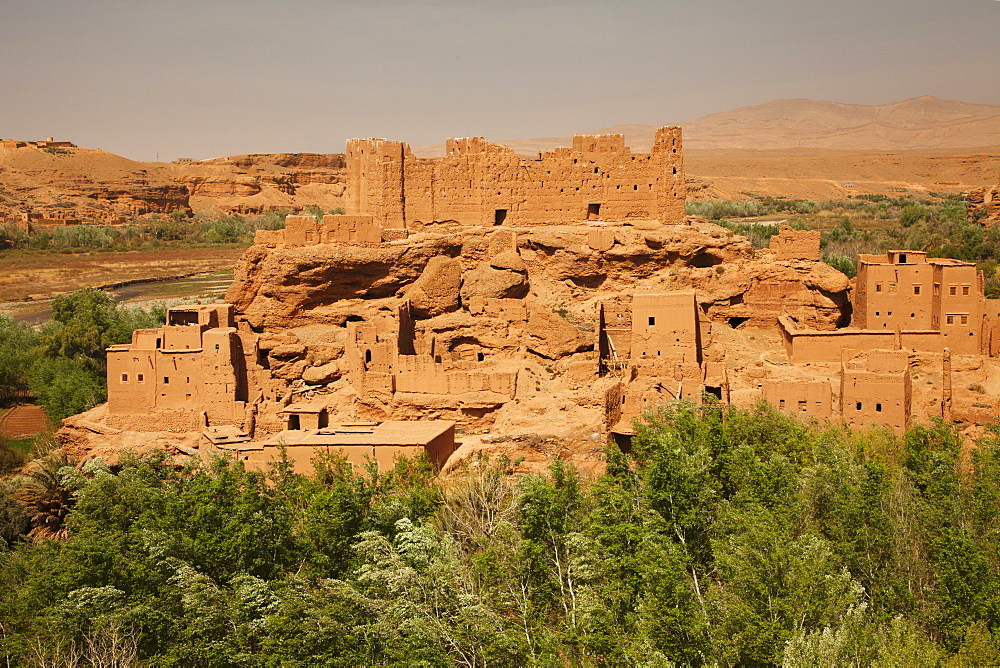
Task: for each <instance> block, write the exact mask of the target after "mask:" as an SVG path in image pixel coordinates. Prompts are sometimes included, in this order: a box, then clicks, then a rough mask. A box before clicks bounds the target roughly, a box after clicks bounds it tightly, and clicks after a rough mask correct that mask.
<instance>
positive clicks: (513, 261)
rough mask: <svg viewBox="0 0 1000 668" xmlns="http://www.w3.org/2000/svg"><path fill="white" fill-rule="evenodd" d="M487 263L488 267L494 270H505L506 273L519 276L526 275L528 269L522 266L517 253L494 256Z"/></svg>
mask: <svg viewBox="0 0 1000 668" xmlns="http://www.w3.org/2000/svg"><path fill="white" fill-rule="evenodd" d="M489 262H490V266H491V267H493V268H494V269H506V270H507V271H513V272H517V273H519V274H526V273H528V267H527V265H525V264H524V260H522V259H521V256H520V255H518V254H517V251H506V252H504V253H500V254H499V255H495V256H494V257H493V258H492V259H491V260H490V261H489Z"/></svg>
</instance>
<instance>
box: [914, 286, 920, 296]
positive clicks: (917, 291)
mask: <svg viewBox="0 0 1000 668" xmlns="http://www.w3.org/2000/svg"><path fill="white" fill-rule="evenodd" d="M913 294H915V295H919V294H920V286H919V285H914V286H913Z"/></svg>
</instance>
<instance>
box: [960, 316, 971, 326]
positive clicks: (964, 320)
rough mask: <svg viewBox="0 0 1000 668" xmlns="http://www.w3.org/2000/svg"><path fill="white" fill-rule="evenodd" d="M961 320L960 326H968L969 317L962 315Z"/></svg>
mask: <svg viewBox="0 0 1000 668" xmlns="http://www.w3.org/2000/svg"><path fill="white" fill-rule="evenodd" d="M961 319H962V324H963V325H968V324H969V316H967V315H963V316H962V317H961Z"/></svg>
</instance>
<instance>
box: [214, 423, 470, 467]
mask: <svg viewBox="0 0 1000 668" xmlns="http://www.w3.org/2000/svg"><path fill="white" fill-rule="evenodd" d="M217 447H218V450H220V451H222V452H225V453H227V454H229V455H230V456H232V457H233V458H235V459H238V460H242V461H244V462H245V463H246V464H247V466H249V467H251V468H256V469H259V470H266V469H267V467H268V465H269V464H271V463H273V462H276V461H279V460H280V459H281V456H282V452H283V451H284V453H285V455H286V456H287V457H288V459H289V461H290V462H291V463H292V466H293V470H294V471H295V472H296V473H305V474H308V473H311V472H312V470H313V466H312V460H313V459H314V458H315V457H316V456H317V455H321V454H339V455H341V456H343V457H345V458H346V459H347V461H348V462H349V463H350V464H351V465H353V466H355V467H357V468H359V469H364V467H365V466H366V464H367V463H368V461H374V462H376V463H377V464H378V466H379V469H381V470H383V471H384V470H387V469H391V468H392V467H393V465H394V463H395V460H396V459H397V458H400V457H405V458H413V457H415V456H416V455H418V454H420V453H426V455H427V457H428V458H429V459H430V461H431V464H432V465H433V466H435V467H436V468H440V467H441V466H443V465H444V463H445V462H446V461H447V460H448V457H449V456H451V454H452V453H453V452H454V451H455V423H454V422H451V421H448V420H387V421H384V422H381V423H376V422H351V423H344V424H336V425H329V426H323V427H320V428H310V429H307V428H302V429H289V430H285V431H282V432H279V433H277V434H275V435H273V436H271V437H270V438H268V439H267V440H264V441H257V442H244V443H227V444H222V445H218V446H217Z"/></svg>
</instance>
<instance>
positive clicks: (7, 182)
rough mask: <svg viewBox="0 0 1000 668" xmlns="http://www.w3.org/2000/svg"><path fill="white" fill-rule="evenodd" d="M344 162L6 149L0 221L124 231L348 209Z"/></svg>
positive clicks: (0, 167)
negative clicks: (220, 216)
mask: <svg viewBox="0 0 1000 668" xmlns="http://www.w3.org/2000/svg"><path fill="white" fill-rule="evenodd" d="M343 168H344V157H343V155H322V154H312V153H296V154H283V153H282V154H274V155H237V156H230V157H226V158H215V159H211V160H200V161H195V162H181V163H163V162H137V161H135V160H129V159H128V158H125V157H122V156H120V155H115V154H113V153H108V152H107V151H103V150H101V149H88V148H76V147H74V148H69V149H63V150H60V151H58V152H51V151H46V150H45V149H42V148H37V147H30V146H29V147H23V148H17V149H7V148H0V221H3V220H5V219H9V220H16V219H18V218H19V214H21V213H27V212H32V213H39V214H42V215H43V216H45V217H59V216H60V215H61V216H63V217H70V218H78V219H80V220H82V221H83V222H102V223H119V222H125V221H127V220H130V219H131V218H133V217H135V216H141V215H145V214H151V213H170V212H171V211H175V210H178V209H179V210H184V211H193V212H196V213H197V212H202V211H204V212H212V211H217V212H241V213H260V212H263V211H268V210H272V209H280V208H291V209H301V208H304V207H307V206H310V205H317V206H320V207H323V208H324V209H327V210H329V209H333V208H336V207H338V206H340V205H341V195H342V194H343V191H344V185H343V180H344V175H343Z"/></svg>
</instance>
